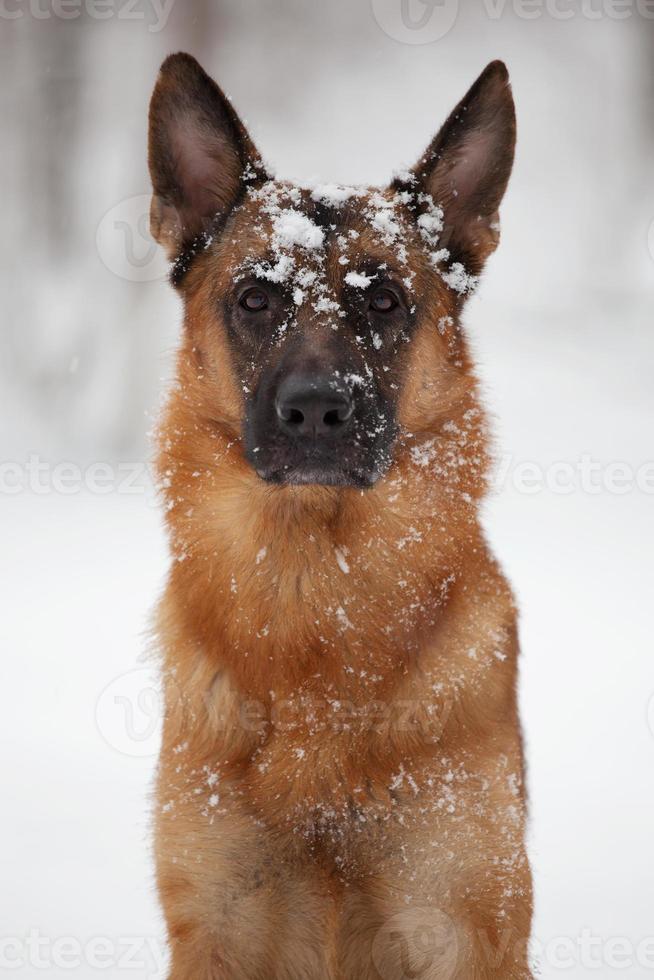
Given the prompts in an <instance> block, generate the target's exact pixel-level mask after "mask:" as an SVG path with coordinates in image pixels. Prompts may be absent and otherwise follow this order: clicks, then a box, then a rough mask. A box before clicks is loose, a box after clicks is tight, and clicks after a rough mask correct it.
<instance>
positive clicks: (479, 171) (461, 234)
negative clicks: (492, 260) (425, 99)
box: [413, 61, 516, 275]
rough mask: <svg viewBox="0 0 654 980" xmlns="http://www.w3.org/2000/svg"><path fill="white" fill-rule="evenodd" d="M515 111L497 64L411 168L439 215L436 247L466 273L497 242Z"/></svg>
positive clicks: (506, 81) (506, 78)
mask: <svg viewBox="0 0 654 980" xmlns="http://www.w3.org/2000/svg"><path fill="white" fill-rule="evenodd" d="M515 132H516V125H515V107H514V104H513V96H512V95H511V86H510V84H509V75H508V72H507V70H506V66H505V65H504V64H503V63H502V62H501V61H493V62H491V64H490V65H488V67H487V68H486V69H485V70H484V71H483V72H482V73H481V75H480V76H479V78H478V79H477V81H476V82H475V83H474V85H473V86H472V88H471V89H470V90H469V92H468V93H467V95H465V96H464V98H463V99H462V100H461V102H459V104H458V105H457V107H456V108H455V109H454V111H453V112H452V113H451V115H450V116H449V118H448V119H447V121H446V122H445V124H444V126H443V127H442V128H441V130H440V132H439V133H438V135H437V136H436V137H435V138H434V140H433V141H432V143H431V145H430V146H429V148H428V150H427V152H426V153H425V154H424V156H423V157H422V158H421V159H420V160H419V162H418V164H417V165H416V167H415V168H414V171H413V172H414V174H415V177H416V178H417V180H418V184H419V186H420V187H421V189H422V191H423V192H424V193H427V194H431V196H432V198H433V200H434V203H435V204H438V205H440V206H441V207H442V208H443V211H444V222H443V223H444V227H443V232H442V234H441V235H440V239H439V246H440V247H442V248H447V249H448V251H449V253H450V261H457V262H462V263H463V265H464V266H465V268H466V271H467V272H470V273H472V274H475V275H477V274H478V273H479V272H481V269H482V267H483V265H484V261H485V260H486V258H487V256H488V255H489V254H490V253H491V252H493V251H494V249H495V248H496V247H497V243H498V241H499V223H498V208H499V206H500V202H501V200H502V197H503V196H504V191H505V190H506V185H507V183H508V181H509V176H510V174H511V167H512V166H513V154H514V150H515Z"/></svg>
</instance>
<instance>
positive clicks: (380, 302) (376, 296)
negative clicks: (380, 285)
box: [370, 289, 397, 313]
mask: <svg viewBox="0 0 654 980" xmlns="http://www.w3.org/2000/svg"><path fill="white" fill-rule="evenodd" d="M396 306H397V300H396V298H395V296H394V295H393V293H392V292H391V291H390V289H378V290H377V291H376V292H374V293H373V294H372V296H371V297H370V309H371V310H374V311H375V313H390V312H391V310H394V309H395V307H396Z"/></svg>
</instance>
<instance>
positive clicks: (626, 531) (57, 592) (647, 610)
mask: <svg viewBox="0 0 654 980" xmlns="http://www.w3.org/2000/svg"><path fill="white" fill-rule="evenodd" d="M178 49H184V50H188V51H190V52H191V53H193V54H194V55H195V56H196V57H197V58H198V59H199V60H200V61H201V62H202V63H203V64H204V66H205V67H206V69H207V70H208V71H209V72H211V73H212V74H213V75H214V76H215V77H216V78H217V79H218V81H219V82H220V84H221V85H222V86H223V88H224V89H225V90H226V91H227V92H228V93H229V94H230V95H231V96H232V98H233V100H234V102H235V104H236V106H237V108H238V109H239V111H240V113H241V114H242V116H243V117H244V118H245V119H246V120H247V121H248V123H249V125H250V128H251V131H252V132H253V134H254V137H255V140H256V141H257V143H258V145H259V148H260V149H261V151H262V153H263V154H264V156H265V158H266V159H268V160H269V161H270V162H271V164H272V165H273V166H274V167H275V168H276V170H277V171H278V172H279V173H280V174H281V175H283V176H288V177H299V178H310V177H315V176H320V177H321V178H324V179H326V180H341V181H348V182H366V183H373V182H379V181H385V180H386V179H387V178H388V177H389V175H390V174H391V172H392V171H393V170H394V169H396V168H399V167H400V166H402V165H404V164H407V163H411V162H413V160H414V159H415V158H416V157H417V156H418V155H419V153H420V152H421V151H422V149H423V148H424V146H425V145H426V143H427V141H428V140H429V138H430V137H431V135H432V134H433V132H434V131H435V129H436V128H437V127H438V126H439V125H440V123H441V122H442V121H443V119H444V118H445V115H446V114H447V113H448V112H449V110H450V109H451V107H452V106H453V105H454V104H455V102H456V101H457V100H458V99H459V98H460V97H461V95H462V94H463V93H464V92H465V90H466V89H467V87H468V86H469V84H470V83H471V82H472V81H473V80H474V78H475V77H476V76H477V74H478V73H479V72H480V71H481V69H482V68H483V67H484V65H485V64H486V63H487V62H488V61H490V60H492V59H493V58H502V59H504V60H505V61H506V62H507V64H508V66H509V70H510V72H511V76H512V80H513V86H514V93H515V97H516V103H517V110H518V127H519V142H518V152H517V158H516V165H515V170H514V176H513V179H512V182H511V185H510V187H509V192H508V195H507V198H506V200H505V204H504V207H503V211H502V223H503V240H502V245H501V248H500V250H499V252H498V254H497V255H496V256H495V257H494V258H493V259H492V261H491V263H490V266H489V269H488V273H487V277H486V280H485V282H484V283H483V285H482V288H481V289H480V291H479V293H478V295H477V296H476V297H475V298H474V299H473V300H472V302H471V303H470V305H469V309H468V317H467V320H468V325H469V330H470V334H471V337H472V339H473V342H474V345H475V347H476V350H477V352H478V356H479V361H480V373H481V376H482V379H483V383H484V388H485V390H486V392H487V402H488V405H489V408H490V409H491V411H492V413H493V415H494V418H495V420H496V426H495V428H496V433H497V442H498V447H499V449H498V459H499V465H498V473H497V480H496V488H495V493H494V495H493V496H492V498H491V499H490V500H489V504H488V507H487V514H486V519H487V526H488V531H489V535H490V537H491V539H492V541H493V544H494V546H495V548H496V550H497V552H498V554H499V556H500V558H501V559H502V561H503V562H504V564H505V566H506V568H507V570H508V572H509V574H510V576H511V578H512V581H513V583H514V585H515V588H516V591H517V594H518V597H519V600H520V603H521V609H522V645H523V650H524V654H523V661H522V686H521V700H522V708H523V718H524V726H525V734H526V743H527V757H528V762H529V778H530V789H531V799H532V831H531V855H532V860H533V864H534V870H535V877H536V899H537V902H536V907H537V915H536V921H535V929H534V933H535V939H536V943H535V945H536V949H537V951H539V952H540V954H541V956H540V959H541V974H542V976H544V977H557V976H559V975H566V976H569V977H585V976H595V977H597V976H601V977H610V976H613V975H614V974H615V975H616V976H617V975H618V974H619V975H621V976H625V977H629V978H637V977H638V978H640V977H645V976H646V975H649V974H650V973H652V972H653V971H654V843H653V837H652V825H653V820H654V701H653V700H651V699H652V695H653V693H654V656H652V619H651V610H652V599H653V596H652V592H653V586H654V576H653V572H652V558H651V555H652V550H653V548H654V464H653V463H652V460H654V446H653V445H652V441H653V440H652V435H653V430H654V425H653V422H654V417H653V410H654V386H653V385H652V381H651V378H652V368H653V363H654V339H653V335H652V319H653V318H652V294H653V285H654V225H653V224H652V221H653V220H654V181H653V180H652V157H653V152H654V111H653V108H654V6H653V5H652V3H651V0H633V2H631V0H557V2H554V0H542V2H540V0H479V2H476V0H475V2H472V0H470V2H469V0H460V2H459V3H456V0H429V2H428V3H423V2H422V0H331V2H329V3H327V2H321V0H304V2H302V0H268V2H265V0H248V2H247V3H244V2H239V0H211V2H210V0H197V2H195V0H194V2H191V0H3V3H2V4H1V5H0V54H1V58H0V78H1V79H2V85H1V87H0V100H1V102H2V105H3V115H4V120H5V121H4V126H3V153H2V159H1V161H0V173H1V175H2V186H3V187H4V188H5V196H4V201H3V208H4V215H5V222H4V223H5V231H4V235H3V237H2V245H1V246H0V247H1V248H2V249H3V253H4V254H3V257H2V268H3V272H4V284H3V290H2V304H3V330H2V335H1V339H0V344H1V345H2V358H1V360H0V384H1V387H2V391H3V396H4V400H5V406H4V411H3V412H2V415H1V417H0V436H1V439H2V444H1V445H2V450H1V453H0V528H1V533H2V549H1V559H0V560H1V562H2V566H1V569H2V593H3V597H4V600H5V604H4V605H5V609H4V613H3V616H2V619H1V620H0V638H1V640H2V644H3V649H4V657H3V665H4V666H3V682H2V685H1V686H0V756H1V760H0V762H1V770H0V771H1V772H2V782H3V804H2V808H1V809H0V874H1V878H2V882H3V887H2V894H1V895H0V972H4V971H8V972H9V971H10V972H11V973H12V975H13V976H17V977H37V976H39V977H40V976H42V975H44V974H45V975H47V976H52V977H68V976H71V975H73V976H79V977H84V978H86V977H93V976H96V974H97V975H100V974H102V975H103V976H104V977H111V978H118V977H123V976H125V975H129V976H132V977H139V978H145V977H158V978H163V977H164V976H165V972H164V968H163V965H162V959H161V957H162V950H163V946H162V928H161V921H160V917H159V913H158V910H157V905H156V901H155V896H154V888H153V881H152V869H151V863H150V855H149V845H148V840H149V829H148V806H149V788H150V785H151V778H152V772H153V768H154V760H155V753H156V742H157V731H158V728H157V725H158V703H157V698H156V693H155V690H154V687H153V685H152V682H151V679H150V675H149V671H148V669H147V667H146V666H144V664H143V660H142V657H143V653H144V650H145V648H146V631H147V623H148V611H149V609H150V607H151V605H152V603H153V602H154V600H155V598H156V595H157V593H158V590H159V588H160V586H161V583H162V580H163V577H164V574H165V568H166V550H165V542H164V540H163V537H162V532H161V527H160V521H159V517H158V514H157V510H156V507H155V505H154V501H153V496H152V493H151V491H150V489H149V480H148V477H147V472H146V471H145V470H144V468H143V462H144V460H146V459H147V453H148V446H147V438H146V433H147V431H148V429H149V428H150V425H151V419H152V417H153V415H154V414H155V413H156V409H157V405H158V402H159V398H160V392H161V390H162V388H163V386H164V379H165V378H166V376H167V375H168V374H169V371H170V353H171V351H172V350H173V349H174V345H175V340H176V333H177V330H178V327H179V319H180V308H179V303H178V301H177V299H176V297H175V296H174V294H173V292H172V290H170V289H169V288H168V287H167V285H166V283H165V269H164V267H163V264H162V262H161V260H160V258H159V257H158V256H157V254H156V252H155V250H154V247H153V245H152V243H151V242H150V240H149V238H148V236H147V222H146V219H145V208H144V201H146V200H147V193H148V177H147V170H146V162H145V158H146V112H147V105H148V99H149V96H150V92H151V88H152V85H153V83H154V79H155V76H156V72H157V68H158V65H159V63H160V61H161V60H162V59H163V57H164V56H165V55H166V54H168V53H169V52H171V51H174V50H178Z"/></svg>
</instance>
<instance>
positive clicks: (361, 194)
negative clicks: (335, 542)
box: [231, 180, 474, 309]
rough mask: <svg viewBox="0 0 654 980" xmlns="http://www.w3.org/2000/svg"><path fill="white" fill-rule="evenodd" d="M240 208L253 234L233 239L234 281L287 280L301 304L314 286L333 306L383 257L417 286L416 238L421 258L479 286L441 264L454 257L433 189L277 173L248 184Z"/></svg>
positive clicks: (463, 283) (464, 284)
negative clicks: (308, 180)
mask: <svg viewBox="0 0 654 980" xmlns="http://www.w3.org/2000/svg"><path fill="white" fill-rule="evenodd" d="M240 211H241V213H242V215H243V216H244V218H245V219H246V221H247V234H246V235H243V236H241V235H239V236H237V238H236V239H235V240H234V243H233V244H234V246H235V249H234V253H233V254H234V264H233V266H232V269H231V274H232V276H233V278H234V280H235V281H238V280H240V279H243V278H245V277H247V276H254V277H256V278H258V279H262V280H266V281H268V282H271V283H276V284H283V285H285V286H287V287H289V288H290V289H291V290H292V292H293V296H294V299H295V302H296V303H297V304H298V305H301V303H302V302H303V301H304V299H305V298H306V294H307V291H311V292H316V291H317V292H318V293H319V294H320V295H319V298H318V304H322V305H323V308H324V309H327V308H328V307H329V306H330V305H332V304H330V301H329V300H328V299H327V298H326V294H327V292H329V291H330V290H333V289H334V288H338V287H341V286H343V285H350V286H359V287H360V288H364V287H365V286H367V285H368V284H369V283H370V281H371V280H372V278H373V277H374V275H375V268H374V266H375V264H376V266H377V267H378V268H379V269H380V270H381V269H384V270H387V272H393V273H395V274H396V275H397V276H398V277H400V278H401V279H402V281H403V283H404V286H405V288H407V289H408V290H409V291H411V290H412V281H413V277H414V274H415V271H416V270H415V269H412V268H411V263H410V257H411V255H412V254H413V257H414V259H415V258H416V252H415V246H416V245H417V246H418V249H419V252H418V254H419V256H420V259H421V260H422V261H426V262H428V263H429V265H430V266H431V268H432V269H434V270H435V271H437V272H438V273H439V274H440V276H441V277H442V279H443V280H444V281H445V282H446V283H447V284H448V285H449V286H450V287H451V288H454V289H457V291H459V292H466V291H468V290H469V289H471V288H472V287H473V286H474V281H473V279H472V277H466V274H465V270H463V269H462V268H461V269H459V268H455V267H454V266H451V267H450V268H449V269H448V268H447V267H445V266H444V267H441V265H442V264H444V263H447V259H448V258H449V255H448V253H447V250H445V249H439V248H438V238H439V234H440V232H441V230H442V228H443V211H442V209H441V208H440V207H439V206H438V205H437V204H435V203H434V202H433V200H432V199H431V197H430V196H429V195H427V194H423V193H419V192H416V193H414V192H413V191H410V190H406V189H405V190H395V189H389V190H385V191H381V190H377V189H375V188H367V187H349V186H345V185H340V184H315V185H312V186H297V185H294V184H291V183H288V182H285V181H280V180H269V181H266V183H264V184H263V185H261V186H259V187H249V188H248V189H247V191H246V195H245V199H244V203H243V206H242V208H241V209H240ZM411 246H414V250H413V252H412V251H411ZM362 265H363V267H360V266H362ZM328 280H329V281H328ZM314 301H315V297H314ZM333 305H335V304H333Z"/></svg>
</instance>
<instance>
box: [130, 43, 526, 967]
mask: <svg viewBox="0 0 654 980" xmlns="http://www.w3.org/2000/svg"><path fill="white" fill-rule="evenodd" d="M514 144H515V113H514V106H513V100H512V96H511V89H510V86H509V81H508V75H507V71H506V68H505V67H504V65H503V64H502V63H501V62H493V63H492V64H490V65H489V66H488V67H487V68H486V69H485V71H484V72H483V73H482V75H481V76H480V77H479V78H478V79H477V81H476V82H475V83H474V85H473V86H472V88H471V89H470V91H469V92H468V94H467V95H466V96H465V98H464V99H463V100H462V102H460V103H459V105H458V106H457V107H456V108H455V109H454V111H453V112H452V114H451V115H450V117H449V118H448V119H447V121H446V122H445V124H444V126H443V127H442V129H441V130H440V132H439V133H438V134H437V136H436V137H435V138H434V140H433V142H432V143H431V144H430V145H429V147H428V149H427V151H426V153H425V154H424V156H423V157H422V158H421V159H420V160H419V161H418V163H417V165H416V166H415V167H414V168H413V169H411V170H407V171H404V172H399V173H398V174H397V175H396V176H395V178H394V179H393V180H392V182H391V183H390V185H389V186H388V187H386V188H383V189H375V188H357V187H344V186H340V185H334V184H326V185H319V184H316V185H313V186H306V187H303V186H295V185H293V184H291V183H288V182H285V181H282V180H277V179H274V178H273V177H271V176H270V175H269V172H268V171H267V169H266V167H265V166H264V164H263V163H262V161H261V158H260V156H259V154H258V152H257V150H256V149H255V147H254V145H253V143H252V141H251V139H250V137H249V135H248V133H247V131H246V129H245V127H244V126H243V124H242V122H241V121H240V119H239V118H238V116H237V115H236V112H235V111H234V109H233V107H232V105H231V103H230V102H229V101H228V100H227V99H226V97H225V96H224V95H223V93H222V92H221V90H220V89H219V88H218V86H217V85H216V84H215V83H214V82H213V81H212V80H211V79H210V78H209V77H208V75H206V74H205V73H204V71H203V70H202V68H201V67H200V66H199V65H198V64H197V62H196V61H195V60H194V59H193V58H191V57H190V56H189V55H186V54H177V55H173V56H171V57H169V58H168V59H167V60H166V61H165V62H164V64H163V66H162V68H161V72H160V75H159V78H158V80H157V83H156V87H155V90H154V94H153V97H152V102H151V107H150V133H149V165H150V172H151V177H152V183H153V188H154V194H153V199H152V210H151V226H152V232H153V235H154V237H155V239H157V241H158V242H159V243H160V244H161V245H162V246H163V248H164V249H165V250H166V253H167V255H168V257H169V259H170V260H171V262H172V266H171V278H172V282H173V284H174V286H175V287H176V289H177V290H178V291H179V294H180V295H181V297H182V299H183V303H184V311H185V315H184V327H183V337H182V341H181V346H180V350H179V353H178V359H177V377H176V382H175V384H174V386H173V387H172V390H171V392H170V395H169V397H168V400H167V405H166V408H165V410H164V414H163V419H162V422H161V425H160V429H159V432H158V437H157V439H158V463H157V466H158V476H159V479H160V482H161V485H162V488H163V494H164V497H165V502H166V521H167V526H168V531H169V537H170V546H171V552H172V561H171V565H172V567H171V570H170V574H169V579H168V583H167V587H166V591H165V595H164V597H163V600H162V602H161V605H160V608H159V613H158V618H157V627H156V629H157V642H158V647H159V649H160V651H161V658H162V671H163V678H164V689H165V703H166V710H165V721H164V732H163V746H162V750H161V759H160V765H159V773H158V787H157V804H156V848H155V850H156V861H157V878H158V888H159V894H160V898H161V902H162V905H163V909H164V912H165V917H166V921H167V928H168V936H169V942H170V950H171V972H170V976H171V978H173V980H210V978H211V980H213V978H215V980H218V978H220V980H223V978H248V980H337V978H338V980H369V978H370V980H372V978H376V980H380V978H381V980H404V978H419V980H433V978H439V980H445V978H447V980H449V978H464V980H474V978H487V977H502V978H524V977H530V976H531V973H530V968H529V965H528V963H529V953H528V939H529V931H530V920H531V879H530V871H529V865H528V861H527V857H526V852H525V844H524V833H525V809H526V804H525V791H524V786H523V754H522V744H521V733H520V726H519V720H518V712H517V697H516V673H517V656H518V649H517V641H516V611H515V606H514V602H513V599H512V596H511V592H510V589H509V586H508V584H507V582H506V581H505V579H504V577H503V575H502V572H501V570H500V569H499V568H498V565H497V563H496V562H495V560H494V558H493V556H492V555H491V554H490V552H489V548H488V546H487V544H486V541H485V540H484V535H483V533H482V530H481V528H480V523H479V518H478V509H479V504H480V501H481V499H482V497H483V494H484V491H485V487H486V484H487V478H486V470H487V462H488V450H487V443H488V438H487V430H486V424H485V421H484V414H483V412H482V409H481V408H480V404H479V400H478V393H477V382H476V379H475V375H474V371H473V367H472V364H471V360H470V356H469V353H468V349H467V345H466V338H465V336H464V333H463V331H462V328H461V325H460V315H461V310H462V307H463V305H464V303H465V300H466V297H467V296H468V294H469V293H470V291H471V290H472V289H473V288H474V286H475V284H476V282H477V279H478V277H479V275H480V273H481V271H482V268H483V266H484V262H485V260H486V258H487V256H488V255H489V254H490V253H491V252H492V251H493V250H494V249H495V247H496V245H497V243H498V237H499V235H498V207H499V205H500V201H501V199H502V196H503V194H504V191H505V188H506V185H507V182H508V179H509V174H510V171H511V167H512V162H513V152H514Z"/></svg>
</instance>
